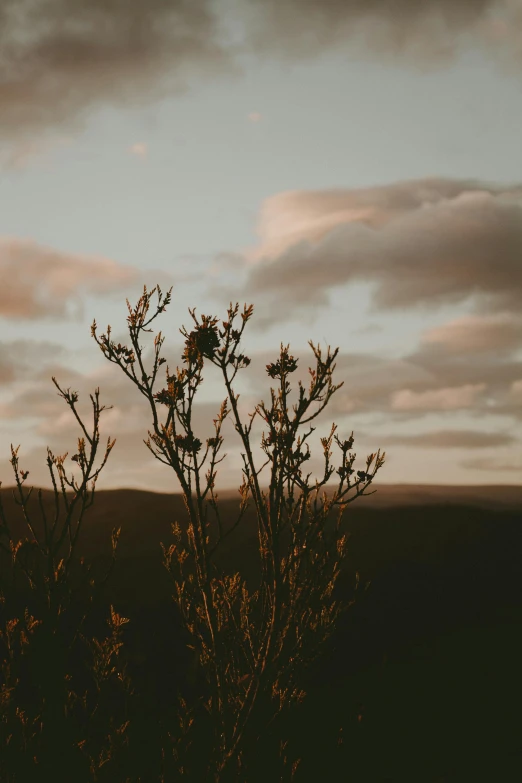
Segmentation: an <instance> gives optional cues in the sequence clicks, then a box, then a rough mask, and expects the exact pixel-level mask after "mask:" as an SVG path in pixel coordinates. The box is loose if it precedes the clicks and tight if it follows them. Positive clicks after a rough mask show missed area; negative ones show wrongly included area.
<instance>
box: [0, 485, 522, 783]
mask: <svg viewBox="0 0 522 783" xmlns="http://www.w3.org/2000/svg"><path fill="white" fill-rule="evenodd" d="M458 490H461V491H460V492H459V491H454V490H453V489H452V490H451V491H448V493H447V494H445V493H444V490H443V489H442V490H440V491H438V492H436V491H435V490H434V488H428V490H426V489H424V491H423V489H422V488H414V487H411V488H409V490H408V488H407V487H406V488H402V490H401V489H400V488H399V489H397V490H396V491H395V493H394V492H393V490H391V489H390V490H389V491H388V493H386V491H385V490H384V491H383V492H382V493H381V495H380V496H379V493H377V494H376V495H375V496H373V497H370V498H359V499H358V500H357V501H356V502H355V503H354V504H353V505H351V506H349V507H348V509H347V511H346V512H345V516H344V520H345V526H346V529H347V530H348V531H349V532H350V533H351V549H350V554H349V558H348V562H347V564H346V573H345V576H344V577H343V580H342V584H341V585H340V596H341V597H342V596H344V597H346V598H348V599H349V598H351V597H352V595H353V589H352V588H353V581H354V580H353V575H354V572H355V571H356V570H357V571H358V572H359V574H360V583H361V585H364V584H365V583H366V582H368V581H369V582H370V585H369V587H368V589H367V590H366V591H362V590H359V593H358V596H359V597H358V599H357V602H356V604H355V605H354V606H353V607H352V608H351V609H350V610H349V612H348V613H347V614H346V616H345V617H344V619H343V621H342V622H341V623H340V625H339V628H338V632H337V634H336V636H335V638H334V639H333V641H332V643H331V645H330V647H329V648H328V649H327V650H326V651H325V654H324V656H323V657H322V659H321V661H320V662H318V663H317V664H316V665H315V666H314V668H313V669H312V670H311V671H310V672H309V673H308V681H307V683H306V686H305V690H307V693H308V697H307V699H306V700H305V702H304V704H303V705H302V707H301V708H300V711H299V712H298V713H296V714H295V715H294V717H293V719H292V722H291V723H290V725H289V726H288V733H289V735H290V744H289V748H291V749H292V750H291V753H292V754H293V755H294V756H295V757H300V758H301V759H302V762H301V766H300V770H301V772H300V773H299V772H298V774H297V775H296V778H295V780H296V781H300V780H302V781H305V780H310V781H315V780H317V781H319V780H327V781H328V780H332V781H333V780H341V781H357V783H381V781H382V783H384V781H393V782H395V781H396V782H397V783H399V782H400V783H409V782H410V781H411V783H432V782H433V783H443V782H444V783H460V781H491V782H492V783H493V782H495V781H498V782H499V783H504V782H505V783H510V781H519V780H522V488H506V490H502V489H500V488H485V489H484V490H482V491H481V492H479V491H478V490H472V489H470V488H458ZM426 492H428V493H429V494H426ZM47 494H48V497H47V498H46V501H47V500H49V501H50V500H51V493H47ZM386 494H387V498H386V497H385V496H386ZM2 497H3V502H4V507H5V509H6V515H7V518H8V520H9V521H10V522H11V524H12V527H13V529H14V532H16V531H17V530H22V527H21V526H20V527H19V524H18V522H19V517H18V513H19V511H18V509H17V507H16V506H15V504H14V502H13V500H12V497H11V491H10V490H8V489H6V490H2ZM238 504H239V496H237V499H234V498H233V497H230V496H228V497H226V498H225V497H223V500H222V501H221V509H222V514H223V516H224V517H225V518H226V519H230V520H232V519H234V518H235V514H236V509H237V507H238ZM30 508H32V509H33V514H34V518H35V519H37V518H39V515H38V501H37V498H36V490H35V492H34V493H33V498H32V499H31V506H30ZM251 512H252V513H251ZM184 519H185V510H184V506H183V501H182V498H181V497H180V496H176V495H161V494H156V493H147V492H141V491H134V490H115V491H97V492H96V495H95V502H94V505H93V507H92V508H91V509H90V510H89V511H88V512H87V515H86V519H85V527H84V539H83V544H82V547H81V548H82V552H83V553H84V554H85V556H86V558H88V559H89V560H100V559H101V558H102V555H101V553H107V552H108V551H110V532H111V529H112V527H113V526H114V525H121V526H122V533H121V538H120V545H119V549H118V559H117V563H116V568H115V571H114V573H113V576H112V579H111V582H110V584H109V586H108V590H107V593H106V596H105V598H106V599H109V600H111V601H112V602H113V603H114V605H115V608H116V610H117V611H119V612H120V613H121V614H123V615H125V616H126V617H129V618H130V620H131V622H130V623H129V624H128V625H127V626H126V631H127V635H126V640H127V642H128V647H129V650H131V673H132V674H133V675H134V678H135V680H136V682H138V683H139V685H140V689H141V690H142V692H143V693H144V694H145V697H144V700H143V703H142V706H141V708H140V719H139V721H137V723H136V728H135V731H136V732H138V731H139V733H140V747H141V754H142V755H141V758H142V759H147V758H148V759H150V758H151V757H152V756H154V753H155V746H154V743H155V730H154V727H155V725H156V726H157V721H158V718H161V716H162V715H164V714H166V712H168V710H169V706H170V705H172V703H173V701H174V696H175V692H176V688H177V686H178V684H179V682H180V680H183V678H185V677H186V672H187V664H188V657H187V651H186V648H185V646H184V644H183V643H182V642H181V637H180V634H179V630H178V628H177V625H176V618H175V610H174V608H173V605H172V600H171V599H170V586H169V577H168V574H167V572H166V571H165V570H164V569H163V568H162V566H161V549H160V545H159V542H160V541H163V542H164V543H166V544H167V543H171V541H172V535H171V531H170V524H171V522H174V521H175V520H178V521H179V523H180V525H183V522H184ZM254 524H255V516H254V514H253V510H252V509H250V510H249V512H247V515H246V517H245V519H244V521H243V523H242V527H241V529H240V530H238V531H237V535H236V536H235V537H234V538H233V539H230V544H227V546H226V549H225V550H224V552H223V555H222V560H221V564H222V565H223V566H224V567H225V568H226V569H227V570H232V569H234V570H241V572H242V573H243V574H244V575H245V576H248V573H247V572H250V573H254V572H255V562H256V560H255V556H256V551H257V550H256V539H255V534H254ZM23 534H24V535H25V534H26V533H25V530H23ZM147 749H149V750H150V753H149V752H148V750H147ZM140 763H143V764H146V762H145V761H143V762H140V760H139V759H137V761H136V779H137V778H138V774H141V775H142V776H143V777H142V781H148V780H149V779H150V780H153V779H154V778H153V777H147V775H152V772H151V768H150V763H149V766H148V771H146V770H145V769H142V770H141V771H140V769H139V765H140ZM259 775H260V780H267V779H266V776H265V777H263V771H262V767H261V766H260V772H259Z"/></svg>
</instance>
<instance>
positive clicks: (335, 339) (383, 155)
mask: <svg viewBox="0 0 522 783" xmlns="http://www.w3.org/2000/svg"><path fill="white" fill-rule="evenodd" d="M521 74H522V2H520V0H396V2H394V3H390V2H387V1H386V0H273V1H270V0H190V2H188V0H148V2H147V3H142V2H138V0H125V2H121V0H36V2H29V1H26V0H0V117H1V120H0V319H1V333H0V481H2V483H3V485H4V486H12V485H13V483H14V474H13V469H12V466H11V464H10V459H11V449H10V444H13V446H14V447H15V448H16V447H17V446H18V445H20V450H19V453H18V457H19V460H20V468H21V469H22V470H24V471H25V470H28V471H29V477H28V479H27V482H26V484H27V486H32V485H34V486H42V487H48V488H50V487H51V478H50V474H49V471H48V467H47V464H46V459H47V447H49V448H50V449H51V451H52V452H53V454H55V455H63V454H65V452H68V457H67V459H66V462H65V467H66V470H67V475H68V476H69V477H70V476H75V477H76V478H79V477H80V476H81V474H80V470H79V468H78V467H77V466H76V465H75V463H74V462H73V461H71V456H73V455H74V454H75V453H76V452H77V439H78V437H80V436H81V435H82V434H83V433H82V432H81V429H80V427H79V424H78V422H77V420H76V419H75V417H74V415H73V413H72V411H71V410H70V408H69V407H68V406H67V404H66V402H65V401H64V400H63V399H62V398H61V397H60V396H59V395H58V392H57V389H56V388H55V386H54V384H53V382H52V380H51V378H52V376H55V377H56V379H57V381H58V383H59V384H60V386H61V387H62V388H70V389H71V390H74V391H78V393H79V402H78V405H77V409H78V412H79V414H80V416H81V417H82V419H83V421H84V422H85V424H86V427H87V429H88V430H89V431H92V426H91V421H92V405H91V402H90V399H89V394H94V389H95V388H97V387H99V388H100V402H101V404H103V405H106V406H113V407H112V408H111V409H107V410H105V411H103V412H102V415H101V421H100V435H101V443H100V457H101V456H102V455H103V452H104V446H105V444H106V443H107V438H108V437H110V438H111V439H112V438H116V444H115V446H114V448H113V450H112V452H111V454H110V456H109V459H108V462H107V464H106V466H105V467H104V469H103V471H102V473H101V475H100V478H99V479H98V483H97V487H98V488H99V489H111V488H124V487H134V488H139V489H148V490H153V491H163V492H177V491H179V483H178V481H177V479H176V476H175V474H174V471H173V470H172V469H171V468H169V467H168V466H166V465H163V464H162V463H160V462H159V461H158V460H156V459H155V458H154V456H153V455H152V454H151V453H150V451H149V450H148V449H147V447H146V446H145V444H144V440H146V439H147V437H148V435H147V432H148V430H150V429H151V427H152V412H151V409H150V407H149V406H148V403H147V400H146V399H145V398H144V397H143V396H142V395H141V394H140V392H139V390H138V389H137V388H136V386H134V385H133V383H132V382H131V381H130V380H129V379H128V378H127V377H126V376H125V375H124V373H123V372H122V370H121V369H120V368H118V367H117V366H116V365H114V364H111V363H110V362H108V361H107V360H106V359H105V358H104V356H103V354H102V353H101V351H100V349H99V347H98V345H97V344H96V342H95V340H94V339H93V337H92V336H91V324H92V322H93V320H94V319H95V320H96V322H97V324H98V335H101V334H102V333H105V332H106V328H107V325H108V324H110V325H111V328H112V336H113V339H115V340H116V342H122V343H125V344H127V345H130V339H129V335H128V331H127V321H126V318H127V315H128V310H127V305H126V299H127V298H128V299H129V301H130V303H131V304H132V305H135V304H136V302H137V300H138V299H139V297H140V295H141V293H142V291H143V286H144V285H146V286H147V289H148V290H150V289H151V288H153V287H154V286H155V285H156V284H159V285H160V286H161V289H162V290H163V291H166V290H167V289H168V288H170V286H173V289H172V302H171V304H170V306H169V308H168V310H167V311H166V312H165V313H163V314H161V315H160V316H158V318H157V319H156V320H155V321H154V322H153V324H152V326H153V327H154V332H153V333H152V334H150V335H145V336H144V337H143V338H142V340H141V344H142V345H144V346H145V347H146V350H145V354H144V356H145V359H146V361H149V363H151V361H152V357H153V349H152V340H153V337H154V334H155V333H157V332H158V331H160V330H161V332H162V334H163V335H164V337H165V343H164V346H163V349H162V356H165V358H166V359H167V362H168V364H169V366H170V367H171V372H172V370H173V368H174V367H175V366H176V365H179V366H180V367H181V366H183V363H182V359H181V354H182V351H183V337H182V335H181V334H180V332H179V329H180V328H181V327H182V326H185V327H186V328H187V329H189V330H190V328H191V326H192V325H193V322H192V318H191V316H190V314H189V312H188V308H194V307H195V308H196V314H197V315H198V316H200V315H201V314H202V313H205V314H210V315H214V316H217V317H219V318H223V319H224V318H225V317H226V313H227V308H228V306H229V304H230V302H232V303H235V302H238V303H239V305H240V308H241V309H242V307H243V304H245V303H246V304H253V305H254V314H253V316H252V318H251V320H250V321H249V322H248V324H247V327H246V329H245V332H244V336H243V340H242V343H241V348H242V351H243V352H244V353H245V354H247V355H248V356H249V357H250V358H251V364H250V366H249V367H248V368H245V369H243V370H240V372H239V373H238V376H237V378H236V381H235V383H234V388H235V391H236V392H238V393H240V401H239V405H240V411H241V413H242V416H243V421H244V422H245V423H247V422H248V413H249V412H252V411H253V410H254V408H255V405H256V404H257V403H258V402H260V401H261V400H264V402H265V403H267V404H269V403H270V385H272V386H274V381H271V380H270V378H269V377H268V375H267V372H266V369H265V368H266V364H267V363H269V362H273V361H276V359H277V358H278V356H279V352H280V345H281V343H283V344H284V345H287V344H290V353H291V354H292V355H293V356H295V357H296V358H297V359H298V370H297V372H296V373H294V374H293V376H292V378H291V385H292V388H293V389H294V394H293V396H292V397H291V400H292V401H295V399H296V398H297V397H296V393H295V390H296V389H297V382H298V380H301V381H303V383H305V386H308V382H309V375H308V367H313V368H315V359H314V357H313V353H312V350H311V348H310V346H309V345H308V341H309V340H312V341H313V342H314V344H316V345H317V344H319V345H320V346H321V349H322V351H323V355H325V354H326V350H327V346H331V349H332V350H334V349H335V348H339V353H338V355H337V359H336V368H335V370H334V374H333V380H334V383H336V384H338V383H341V382H343V384H344V385H343V386H342V387H341V388H340V389H339V390H338V391H336V393H335V394H334V396H333V397H332V398H331V400H330V402H329V404H328V406H327V407H326V409H325V410H324V411H323V412H322V413H321V414H320V416H319V417H318V418H317V419H316V420H315V422H314V426H316V427H317V429H316V431H315V432H314V435H313V437H312V438H310V447H311V452H312V459H311V460H310V462H309V463H307V466H309V468H308V469H309V470H310V471H312V480H313V479H315V477H319V478H320V477H322V474H323V467H324V457H323V455H322V448H321V446H320V443H319V437H324V436H326V435H328V434H329V431H330V427H331V424H332V422H335V424H336V425H337V427H338V430H337V433H338V435H339V436H340V437H342V438H348V437H349V436H350V434H351V432H352V431H353V433H354V439H355V444H354V451H355V452H356V454H357V459H356V464H355V467H356V468H359V469H362V468H363V467H364V464H365V459H366V455H368V454H370V453H374V452H376V451H377V449H379V448H380V449H381V451H385V452H386V462H385V465H384V466H383V467H382V468H381V470H380V471H379V474H378V479H377V483H379V482H380V483H382V484H396V483H411V484H468V485H481V484H514V485H517V484H518V485H519V484H520V483H521V479H522V448H521V445H522V361H521V360H522V313H521V307H520V305H521V303H522V156H521V155H520V127H521V126H522V75H521ZM156 301H157V299H156V298H154V299H153V302H156ZM207 365H208V363H207V364H206V365H205V371H204V379H205V380H204V383H203V385H202V386H201V387H200V389H199V390H198V395H197V397H196V399H197V400H199V402H198V403H196V406H195V409H194V417H195V418H194V428H195V432H196V435H198V437H200V438H208V437H211V436H212V435H213V434H214V425H213V419H214V418H215V417H216V415H217V413H218V412H219V409H220V404H221V402H222V400H223V399H224V398H225V396H226V390H225V387H224V384H223V379H222V378H220V375H219V372H218V370H217V368H215V367H213V366H207ZM156 384H157V385H156V387H155V391H156V390H157V391H159V390H160V389H161V388H162V387H163V386H164V385H165V382H164V377H162V376H161V375H160V376H159V378H158V380H157V382H156ZM165 410H166V409H165ZM256 421H257V422H258V423H257V424H256V425H255V426H254V428H253V433H252V439H253V442H254V443H255V444H256V449H255V450H254V455H255V458H256V464H257V465H258V467H260V466H261V465H262V464H263V462H264V461H265V458H264V455H263V453H262V451H261V449H260V447H259V443H260V439H261V433H262V430H263V428H262V427H261V423H260V422H259V420H256ZM265 428H266V425H265ZM306 429H308V428H307V427H306V428H305V431H306ZM223 435H224V438H225V442H224V446H223V450H222V451H223V452H225V453H226V454H227V457H226V459H225V461H224V462H222V463H221V464H220V466H219V471H218V476H217V480H216V489H217V490H218V491H219V490H220V489H221V490H229V489H235V488H238V487H239V485H240V484H241V482H242V474H241V467H242V464H243V463H242V459H241V451H242V447H241V444H240V442H239V438H238V436H237V433H235V431H234V429H233V425H232V422H231V420H230V419H229V420H226V421H225V424H224V427H223ZM314 438H315V440H314ZM338 455H340V452H339V451H338V449H337V447H336V446H334V453H333V464H334V465H335V466H337V465H339V464H340V461H339V457H338ZM99 463H100V460H98V461H97V463H96V465H99ZM206 469H207V468H206V467H205V470H206ZM266 471H267V468H265V471H264V473H262V474H261V482H262V483H263V477H265V480H266V481H267V480H268V477H267V473H266Z"/></svg>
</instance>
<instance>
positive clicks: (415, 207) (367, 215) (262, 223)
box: [215, 178, 522, 331]
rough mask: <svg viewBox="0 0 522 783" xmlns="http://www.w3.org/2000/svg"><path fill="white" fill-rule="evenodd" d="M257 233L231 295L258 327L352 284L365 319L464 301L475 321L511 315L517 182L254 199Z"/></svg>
mask: <svg viewBox="0 0 522 783" xmlns="http://www.w3.org/2000/svg"><path fill="white" fill-rule="evenodd" d="M257 230H258V235H259V238H260V243H259V245H258V246H257V247H254V248H251V249H250V250H249V251H247V252H246V254H245V256H246V257H245V264H246V280H245V282H244V284H243V285H242V286H240V287H239V289H238V290H237V291H236V292H235V293H234V294H233V295H234V298H235V297H237V298H238V299H243V298H244V297H245V296H248V297H250V298H251V301H254V303H255V304H256V306H257V311H258V317H257V322H256V326H257V328H259V329H261V328H263V329H264V328H266V326H267V325H269V324H277V323H281V322H282V321H287V320H292V319H294V318H301V317H303V316H306V317H307V318H308V319H309V318H311V317H312V316H313V314H314V313H316V312H317V311H318V310H319V309H320V308H323V307H325V306H327V305H328V303H329V292H330V291H331V290H332V289H334V288H335V289H338V288H339V287H340V286H342V285H346V284H348V283H352V282H366V283H370V284H371V285H372V300H371V305H372V310H373V311H374V312H375V311H398V310H404V309H420V308H430V309H432V310H435V309H437V308H439V307H441V306H444V305H454V304H459V303H462V302H465V301H468V300H469V301H472V302H474V303H475V305H476V308H477V310H479V309H480V311H481V313H482V315H484V314H486V315H488V316H489V315H492V314H494V313H500V312H505V313H507V314H510V313H518V308H519V303H520V300H521V297H522V264H520V258H521V257H522V186H520V185H514V186H504V187H501V186H495V185H491V184H485V183H481V182H479V181H476V180H449V179H437V178H430V179H421V180H412V181H406V182H398V183H394V184H391V185H384V186H380V187H373V188H361V189H353V190H343V189H336V190H327V191H290V192H285V193H281V194H277V195H275V196H272V197H270V198H268V199H267V200H266V201H265V202H264V204H263V206H262V209H261V214H260V218H259V222H258V227H257ZM226 290H227V292H228V293H227V298H228V299H229V298H230V286H226ZM215 293H216V295H217V296H218V297H219V296H221V297H224V295H225V291H224V290H223V291H220V290H219V289H215ZM254 328H255V327H254ZM489 328H491V324H490V326H489ZM505 328H506V327H504V329H505ZM509 328H510V327H509V326H508V327H507V329H508V331H509Z"/></svg>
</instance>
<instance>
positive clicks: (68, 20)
mask: <svg viewBox="0 0 522 783" xmlns="http://www.w3.org/2000/svg"><path fill="white" fill-rule="evenodd" d="M212 6H213V4H212V3H211V2H210V0H147V2H141V0H126V1H125V2H121V0H39V2H37V3H35V2H32V0H0V51H1V58H0V64H1V69H0V73H1V74H2V76H1V77H0V112H1V115H2V130H3V133H4V134H19V133H20V132H21V131H24V130H30V131H32V130H34V129H38V128H44V127H48V126H57V125H61V124H67V125H71V126H73V127H74V126H77V125H79V124H80V125H81V123H82V121H83V120H84V119H85V117H86V114H87V112H88V111H90V109H91V107H92V106H93V105H95V104H100V103H109V104H117V105H123V106H124V105H126V104H129V103H140V102H146V101H150V100H151V99H154V98H160V97H162V96H163V95H166V94H169V93H172V92H173V91H174V92H175V91H179V90H183V89H185V88H186V87H187V86H188V85H189V84H190V81H191V78H192V77H193V76H197V75H198V74H201V73H203V74H206V75H207V77H210V76H211V75H213V74H216V73H219V72H227V73H234V72H235V67H234V66H233V63H232V61H231V59H230V56H229V54H228V53H227V52H225V51H224V49H223V47H222V45H221V44H220V42H219V24H218V20H217V19H216V18H215V15H214V13H213V8H212Z"/></svg>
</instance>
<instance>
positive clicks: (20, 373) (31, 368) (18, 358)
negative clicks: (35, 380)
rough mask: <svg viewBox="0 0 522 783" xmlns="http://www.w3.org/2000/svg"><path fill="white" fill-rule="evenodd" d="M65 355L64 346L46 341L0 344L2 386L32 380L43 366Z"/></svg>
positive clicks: (17, 341)
mask: <svg viewBox="0 0 522 783" xmlns="http://www.w3.org/2000/svg"><path fill="white" fill-rule="evenodd" d="M65 353H67V351H66V349H65V348H64V347H63V346H62V345H59V344H58V343H51V342H48V341H46V340H40V341H37V340H12V341H11V342H0V386H3V385H8V384H12V383H14V382H16V381H20V380H25V379H27V378H30V377H31V376H33V375H34V374H35V373H36V372H37V371H39V370H40V368H41V366H42V364H46V363H48V362H52V361H55V360H56V358H57V357H59V356H62V355H63V354H65Z"/></svg>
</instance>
